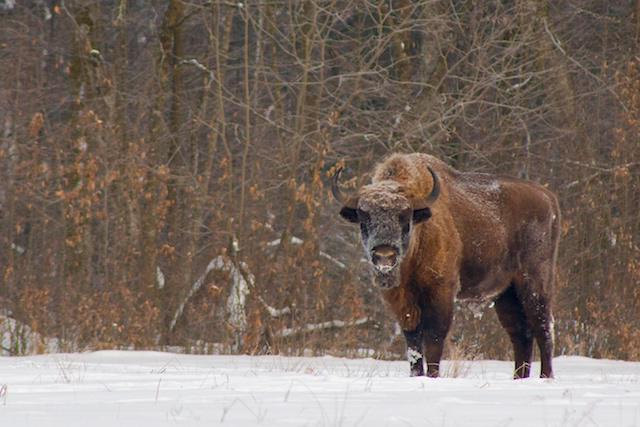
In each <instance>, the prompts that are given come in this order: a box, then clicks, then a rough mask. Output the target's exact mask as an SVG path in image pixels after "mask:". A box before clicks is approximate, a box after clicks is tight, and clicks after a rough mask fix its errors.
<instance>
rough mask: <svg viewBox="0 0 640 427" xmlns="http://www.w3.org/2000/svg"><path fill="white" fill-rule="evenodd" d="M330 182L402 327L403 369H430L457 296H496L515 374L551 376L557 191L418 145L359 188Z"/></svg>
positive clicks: (434, 369) (478, 299) (434, 370)
mask: <svg viewBox="0 0 640 427" xmlns="http://www.w3.org/2000/svg"><path fill="white" fill-rule="evenodd" d="M339 176H340V170H338V171H337V172H336V174H335V175H334V180H333V185H332V191H333V194H334V196H335V198H336V199H337V200H338V201H339V202H340V203H341V204H342V205H343V206H342V209H341V210H340V215H341V216H342V217H343V218H344V219H346V220H347V221H349V222H352V223H356V224H359V225H360V231H361V238H362V244H363V247H364V250H365V254H366V256H367V258H368V260H369V262H370V264H371V267H372V269H373V277H374V283H375V284H376V285H377V286H378V287H380V289H381V291H382V296H383V299H384V300H385V302H386V303H387V305H388V306H389V308H390V310H391V311H392V312H393V314H394V315H395V317H396V320H397V321H398V323H399V324H400V326H401V327H402V329H403V331H404V336H405V339H406V342H407V358H408V360H409V364H410V369H411V371H410V372H411V375H412V376H415V375H424V372H425V370H424V363H426V367H427V370H426V373H427V375H429V376H432V377H436V376H438V372H439V363H440V359H441V357H442V351H443V348H444V343H445V339H446V336H447V333H448V331H449V327H450V325H451V320H452V317H453V304H454V300H455V299H459V300H468V301H470V302H473V303H485V302H489V301H494V302H495V309H496V312H497V314H498V319H499V320H500V323H501V324H502V326H503V327H504V329H505V330H506V332H507V333H508V334H509V337H510V338H511V342H512V344H513V349H514V359H515V370H514V378H526V377H528V376H529V374H530V366H531V359H532V353H533V341H534V339H535V341H536V342H537V344H538V347H539V349H540V355H541V377H546V378H550V377H553V369H552V366H551V363H552V356H553V316H552V314H551V295H552V291H553V281H554V275H555V264H556V256H557V249H558V240H559V234H560V233H559V224H560V211H559V208H558V202H557V199H556V197H555V195H554V194H553V193H552V192H550V191H549V190H547V189H545V188H544V187H542V186H540V185H537V184H535V183H532V182H529V181H524V180H518V179H515V178H506V177H498V176H494V175H489V174H478V173H463V172H459V171H457V170H455V169H453V168H451V167H449V166H447V165H446V164H445V163H443V162H441V161H440V160H438V159H436V158H434V157H432V156H429V155H426V154H408V155H402V154H395V155H392V156H390V157H389V158H387V159H386V160H385V161H383V162H381V163H379V164H378V165H377V166H376V168H375V170H374V174H373V179H372V183H371V184H369V185H365V186H363V187H362V188H360V189H359V191H358V192H357V194H355V195H351V196H344V195H343V194H342V193H341V192H340V190H339V188H338V179H339Z"/></svg>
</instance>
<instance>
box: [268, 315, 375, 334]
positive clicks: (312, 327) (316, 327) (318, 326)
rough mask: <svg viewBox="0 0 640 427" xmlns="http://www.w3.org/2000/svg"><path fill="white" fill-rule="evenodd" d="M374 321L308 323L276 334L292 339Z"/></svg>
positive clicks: (367, 318) (368, 319) (369, 319)
mask: <svg viewBox="0 0 640 427" xmlns="http://www.w3.org/2000/svg"><path fill="white" fill-rule="evenodd" d="M371 320H372V319H371V318H370V317H362V318H360V319H356V320H351V321H347V322H345V321H344V320H329V321H327V322H321V323H308V324H306V325H304V326H301V327H299V328H284V329H282V330H280V331H278V332H276V333H275V336H277V337H280V338H285V337H290V336H293V335H298V334H301V333H305V332H314V331H321V330H324V329H337V328H348V327H351V326H360V325H364V324H365V323H369V322H370V321H371Z"/></svg>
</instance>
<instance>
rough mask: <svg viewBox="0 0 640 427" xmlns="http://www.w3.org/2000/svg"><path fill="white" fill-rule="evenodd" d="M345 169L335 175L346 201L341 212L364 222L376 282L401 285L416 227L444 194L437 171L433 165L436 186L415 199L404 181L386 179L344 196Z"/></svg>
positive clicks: (362, 229) (337, 192)
mask: <svg viewBox="0 0 640 427" xmlns="http://www.w3.org/2000/svg"><path fill="white" fill-rule="evenodd" d="M341 172H342V168H340V169H338V170H337V171H336V173H335V174H334V176H333V181H332V186H331V190H332V192H333V196H334V197H335V198H336V200H337V201H338V202H339V203H341V204H342V209H341V210H340V215H341V216H342V217H343V218H344V219H346V220H347V221H349V222H352V223H356V224H359V225H360V237H361V238H362V245H363V246H364V251H365V254H366V256H367V260H368V261H369V262H370V263H371V265H372V267H373V270H374V274H375V275H376V278H377V279H378V280H376V283H378V284H379V285H380V286H381V287H382V288H391V287H394V286H397V285H398V282H399V281H398V275H399V268H398V266H399V265H400V263H401V262H402V259H403V258H404V256H405V255H406V254H407V252H408V250H409V242H410V240H411V232H412V229H413V226H414V225H416V224H419V223H421V222H424V221H426V220H428V219H429V218H430V217H431V209H430V206H431V205H432V204H433V203H434V202H435V201H436V199H437V198H438V195H439V194H440V182H439V179H438V176H437V174H436V173H435V172H434V171H433V170H432V169H431V168H429V172H430V173H431V176H432V178H433V189H432V190H431V193H430V194H429V195H428V196H427V197H426V198H425V199H424V200H419V201H415V200H411V198H410V197H408V195H407V194H406V192H405V189H404V188H403V187H402V186H401V184H400V183H398V182H397V181H394V180H382V181H378V182H375V183H373V184H369V185H365V186H363V187H362V188H360V190H359V191H358V192H357V193H356V194H355V195H344V194H342V192H341V191H340V189H339V187H338V180H339V178H340V173H341Z"/></svg>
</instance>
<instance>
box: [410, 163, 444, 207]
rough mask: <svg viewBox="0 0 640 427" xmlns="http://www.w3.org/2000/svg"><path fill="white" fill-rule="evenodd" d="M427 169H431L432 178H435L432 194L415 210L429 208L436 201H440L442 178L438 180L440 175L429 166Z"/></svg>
mask: <svg viewBox="0 0 640 427" xmlns="http://www.w3.org/2000/svg"><path fill="white" fill-rule="evenodd" d="M427 169H429V172H430V173H431V177H432V178H433V189H432V190H431V194H429V195H428V196H427V198H426V199H424V201H422V203H420V204H419V206H416V207H414V209H424V208H428V207H429V206H431V205H433V204H434V203H435V201H436V200H437V199H438V196H439V195H440V178H438V175H437V174H436V173H435V172H434V171H433V169H431V167H430V166H427Z"/></svg>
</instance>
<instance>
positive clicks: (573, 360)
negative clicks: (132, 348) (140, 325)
mask: <svg viewBox="0 0 640 427" xmlns="http://www.w3.org/2000/svg"><path fill="white" fill-rule="evenodd" d="M554 368H555V371H556V375H557V378H556V379H555V380H542V379H539V378H531V379H527V380H522V381H513V380H511V370H512V363H511V362H500V361H473V362H469V361H456V362H446V361H445V362H444V366H443V371H444V374H445V375H447V374H448V375H449V376H451V375H459V377H456V378H451V377H444V378H438V379H428V378H409V377H408V363H407V362H388V361H379V360H373V359H344V358H334V357H320V358H310V357H304V358H303V357H300V358H295V357H279V356H259V357H255V356H254V357H251V356H193V355H178V354H171V353H157V352H125V351H101V352H95V353H82V354H55V355H44V356H30V357H3V358H0V426H2V427H5V426H16V427H18V426H64V427H73V426H90V427H97V426H136V427H144V426H154V427H155V426H165V425H167V426H174V425H180V426H212V425H228V426H255V425H262V426H465V427H466V426H502V427H506V426H616V427H617V426H622V427H631V426H634V427H635V426H640V363H638V362H622V361H611V360H594V359H588V358H582V357H559V358H556V359H555V366H554ZM534 372H535V373H536V374H538V373H539V365H538V364H534ZM456 373H457V374H456Z"/></svg>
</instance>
